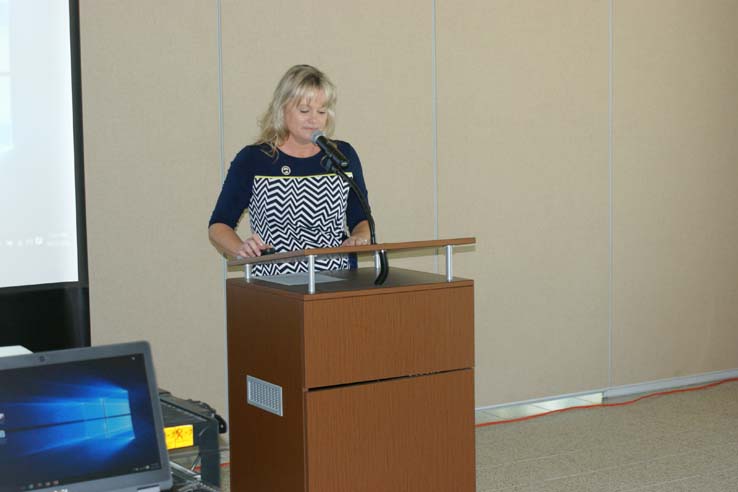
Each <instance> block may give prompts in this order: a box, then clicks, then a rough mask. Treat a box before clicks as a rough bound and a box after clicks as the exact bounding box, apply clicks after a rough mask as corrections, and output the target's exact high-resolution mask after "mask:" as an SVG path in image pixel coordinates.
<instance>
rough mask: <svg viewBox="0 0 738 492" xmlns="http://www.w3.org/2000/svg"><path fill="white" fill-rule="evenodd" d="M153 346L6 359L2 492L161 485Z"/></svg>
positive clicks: (0, 391)
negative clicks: (151, 358) (152, 361)
mask: <svg viewBox="0 0 738 492" xmlns="http://www.w3.org/2000/svg"><path fill="white" fill-rule="evenodd" d="M162 429H163V428H162V423H161V408H160V404H159V401H158V396H157V386H156V382H155V379H154V375H153V367H152V364H151V360H150V353H149V347H148V344H146V343H143V342H139V343H134V344H121V345H113V346H103V347H92V348H86V349H73V350H64V351H57V352H46V353H44V354H31V355H23V356H17V357H7V358H3V359H0V492H11V491H12V492H21V491H28V490H33V491H46V490H68V491H69V492H73V491H86V490H95V491H98V492H106V491H124V490H137V489H140V488H145V487H150V486H155V485H159V486H164V485H166V483H167V481H168V480H169V466H168V465H169V464H168V458H167V455H166V450H165V447H164V444H163V430H162Z"/></svg>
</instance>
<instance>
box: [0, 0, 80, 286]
mask: <svg viewBox="0 0 738 492" xmlns="http://www.w3.org/2000/svg"><path fill="white" fill-rule="evenodd" d="M69 33H70V31H69V5H68V3H67V2H66V1H64V0H0V288H3V287H14V286H23V285H38V284H49V283H59V282H76V281H77V280H79V279H78V264H77V262H78V259H77V258H78V255H77V223H76V222H77V219H76V216H77V214H76V201H75V155H74V135H73V133H74V129H73V109H72V81H71V76H72V75H71V59H70V56H71V55H70V34H69Z"/></svg>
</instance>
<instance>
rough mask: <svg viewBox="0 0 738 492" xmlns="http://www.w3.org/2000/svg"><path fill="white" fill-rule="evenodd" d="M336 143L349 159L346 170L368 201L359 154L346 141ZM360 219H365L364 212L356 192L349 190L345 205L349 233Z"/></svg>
mask: <svg viewBox="0 0 738 492" xmlns="http://www.w3.org/2000/svg"><path fill="white" fill-rule="evenodd" d="M336 143H337V144H338V148H339V149H340V150H341V152H343V153H344V155H345V156H346V158H347V159H348V161H349V167H348V171H349V172H351V173H352V174H353V177H354V181H356V185H357V186H358V187H359V189H360V190H361V192H362V193H364V196H365V197H366V200H367V202H369V195H368V194H367V191H366V183H365V182H364V172H363V171H362V169H361V161H360V160H359V155H358V154H357V153H356V150H354V148H353V147H352V146H351V144H349V143H347V142H342V141H340V140H338V141H336ZM362 220H366V214H365V213H364V210H363V209H362V208H361V203H360V202H359V199H358V198H356V193H354V192H353V191H349V197H348V204H347V207H346V225H347V226H348V230H349V234H351V231H352V230H353V228H354V227H356V224H358V223H359V222H361V221H362Z"/></svg>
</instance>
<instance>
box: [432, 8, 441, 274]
mask: <svg viewBox="0 0 738 492" xmlns="http://www.w3.org/2000/svg"><path fill="white" fill-rule="evenodd" d="M431 8H432V16H431V22H432V23H433V25H432V27H431V71H432V77H431V86H432V98H433V100H432V101H431V105H432V119H433V121H432V126H433V143H432V145H433V219H434V220H433V238H434V239H438V237H439V224H438V223H439V217H438V65H437V51H436V48H437V38H436V34H437V24H438V22H437V17H436V15H437V4H436V0H432V1H431ZM438 265H439V250H436V254H435V257H434V265H433V271H434V272H435V273H438V271H439V266H438Z"/></svg>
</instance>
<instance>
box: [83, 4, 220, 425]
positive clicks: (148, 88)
mask: <svg viewBox="0 0 738 492" xmlns="http://www.w3.org/2000/svg"><path fill="white" fill-rule="evenodd" d="M80 10H81V38H82V39H81V40H82V85H83V103H84V139H85V172H86V187H87V233H88V243H89V265H90V302H91V317H92V340H93V343H94V344H103V343H110V342H121V341H130V340H137V339H144V340H149V341H150V342H151V344H152V347H153V351H154V357H155V364H156V368H157V373H158V377H159V384H160V386H161V387H163V388H167V389H170V390H171V391H173V392H175V393H176V394H177V395H180V396H184V397H191V398H196V399H200V400H203V401H207V402H209V403H210V404H212V405H213V406H215V407H216V408H218V409H219V410H220V411H221V412H224V411H225V409H226V405H225V361H224V352H225V331H224V326H225V321H224V291H223V266H222V263H220V262H219V261H218V259H217V257H216V256H215V255H214V254H213V251H212V249H211V246H210V245H209V243H208V241H207V220H208V217H209V214H210V211H211V208H212V204H213V201H214V199H215V195H216V193H217V190H218V187H219V183H220V170H219V161H220V153H219V137H218V93H217V91H218V73H217V22H218V17H217V4H216V2H215V1H208V2H203V1H199V0H189V1H182V0H168V1H156V2H144V1H138V2H131V1H130V0H117V1H105V2H101V1H97V0H83V1H82V2H81V5H80Z"/></svg>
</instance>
